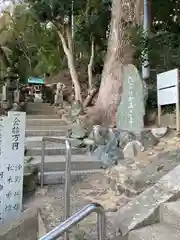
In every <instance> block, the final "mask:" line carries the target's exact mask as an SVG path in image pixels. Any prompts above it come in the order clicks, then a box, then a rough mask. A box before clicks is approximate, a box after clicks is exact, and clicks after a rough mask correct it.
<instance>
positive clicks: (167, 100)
mask: <svg viewBox="0 0 180 240" xmlns="http://www.w3.org/2000/svg"><path fill="white" fill-rule="evenodd" d="M157 100H158V123H159V125H160V116H161V106H163V105H168V104H176V125H177V131H179V69H177V68H176V69H173V70H170V71H167V72H163V73H160V74H157Z"/></svg>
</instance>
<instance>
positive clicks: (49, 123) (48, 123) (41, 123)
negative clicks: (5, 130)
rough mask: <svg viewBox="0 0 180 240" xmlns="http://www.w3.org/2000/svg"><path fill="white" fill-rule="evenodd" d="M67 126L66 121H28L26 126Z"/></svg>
mask: <svg viewBox="0 0 180 240" xmlns="http://www.w3.org/2000/svg"><path fill="white" fill-rule="evenodd" d="M62 125H67V124H66V122H65V121H63V120H61V119H56V118H55V119H53V118H51V119H41V118H40V119H38V118H34V119H28V118H27V119H26V126H62Z"/></svg>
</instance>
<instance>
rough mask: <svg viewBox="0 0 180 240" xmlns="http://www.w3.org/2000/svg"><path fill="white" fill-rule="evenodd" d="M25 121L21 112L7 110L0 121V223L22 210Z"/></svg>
mask: <svg viewBox="0 0 180 240" xmlns="http://www.w3.org/2000/svg"><path fill="white" fill-rule="evenodd" d="M25 121H26V114H25V113H23V112H9V113H8V117H4V118H1V121H0V123H2V124H1V125H0V138H1V139H2V140H0V144H1V145H0V148H1V150H0V153H1V154H0V163H1V165H0V168H1V171H0V189H2V190H1V191H0V197H1V206H0V211H1V212H0V216H1V220H0V221H1V223H8V222H9V221H12V220H14V219H16V218H18V217H19V215H20V214H21V211H22V194H23V171H24V143H25ZM1 176H3V177H2V178H1Z"/></svg>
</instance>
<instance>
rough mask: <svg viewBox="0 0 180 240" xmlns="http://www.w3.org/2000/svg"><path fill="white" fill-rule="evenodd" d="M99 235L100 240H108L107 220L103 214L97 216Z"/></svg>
mask: <svg viewBox="0 0 180 240" xmlns="http://www.w3.org/2000/svg"><path fill="white" fill-rule="evenodd" d="M97 234H98V240H105V239H106V218H105V216H104V215H103V214H99V213H98V215H97Z"/></svg>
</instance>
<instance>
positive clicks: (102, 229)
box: [39, 203, 106, 240]
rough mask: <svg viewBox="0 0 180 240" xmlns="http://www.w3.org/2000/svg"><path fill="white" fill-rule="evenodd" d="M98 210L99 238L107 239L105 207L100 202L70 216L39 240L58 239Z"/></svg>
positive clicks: (100, 239) (99, 239) (101, 239)
mask: <svg viewBox="0 0 180 240" xmlns="http://www.w3.org/2000/svg"><path fill="white" fill-rule="evenodd" d="M93 212H96V213H97V215H98V228H97V232H98V240H105V239H106V217H105V211H104V208H103V207H102V206H101V205H100V204H98V203H92V204H89V205H87V206H85V207H84V208H83V209H81V210H80V211H79V212H77V213H76V214H74V215H73V216H71V217H69V218H68V219H67V220H66V221H64V222H63V223H61V224H60V225H59V226H57V227H56V228H54V229H53V230H52V231H50V232H49V233H47V234H46V235H44V236H43V237H41V238H40V239H39V240H56V239H57V238H58V237H60V236H62V235H63V234H64V233H66V232H67V231H68V230H69V229H70V228H72V227H73V226H74V225H76V224H77V223H79V222H80V221H82V220H83V219H84V218H86V217H87V216H89V215H90V214H91V213H93Z"/></svg>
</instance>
